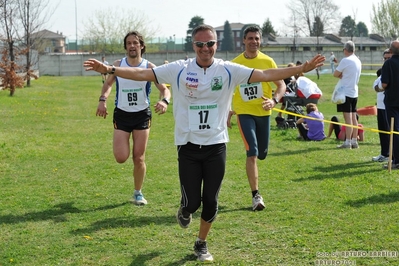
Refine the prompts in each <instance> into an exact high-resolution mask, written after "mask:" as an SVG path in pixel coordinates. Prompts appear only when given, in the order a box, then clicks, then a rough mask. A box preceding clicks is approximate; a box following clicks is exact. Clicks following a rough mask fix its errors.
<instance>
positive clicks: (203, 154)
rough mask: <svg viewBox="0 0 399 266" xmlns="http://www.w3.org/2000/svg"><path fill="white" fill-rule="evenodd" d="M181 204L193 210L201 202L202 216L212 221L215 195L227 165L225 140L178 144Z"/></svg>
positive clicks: (215, 206) (184, 207) (189, 210)
mask: <svg viewBox="0 0 399 266" xmlns="http://www.w3.org/2000/svg"><path fill="white" fill-rule="evenodd" d="M177 152H178V160H179V178H180V188H181V206H183V209H184V210H185V211H187V212H189V213H194V212H195V211H197V210H198V208H199V207H200V206H201V201H202V213H201V218H202V219H204V220H205V221H206V222H208V223H211V222H213V220H214V219H215V218H216V215H217V211H218V196H219V191H220V187H221V185H222V180H223V177H224V173H225V168H226V144H225V143H221V144H215V145H196V144H192V143H190V142H189V143H187V144H186V145H180V146H178V147H177Z"/></svg>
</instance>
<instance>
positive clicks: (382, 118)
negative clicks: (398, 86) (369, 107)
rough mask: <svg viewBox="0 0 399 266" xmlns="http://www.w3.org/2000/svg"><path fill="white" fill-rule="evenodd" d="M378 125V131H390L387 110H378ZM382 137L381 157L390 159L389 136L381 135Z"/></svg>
mask: <svg viewBox="0 0 399 266" xmlns="http://www.w3.org/2000/svg"><path fill="white" fill-rule="evenodd" d="M377 123H378V129H379V130H382V131H390V129H389V128H390V125H389V123H388V119H387V114H386V112H385V109H378V110H377ZM379 137H380V146H381V153H380V154H381V155H382V156H385V157H388V156H389V134H385V133H379Z"/></svg>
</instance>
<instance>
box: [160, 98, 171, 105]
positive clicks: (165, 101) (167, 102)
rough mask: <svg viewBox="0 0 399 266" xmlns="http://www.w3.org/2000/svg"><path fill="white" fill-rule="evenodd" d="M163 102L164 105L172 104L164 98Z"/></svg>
mask: <svg viewBox="0 0 399 266" xmlns="http://www.w3.org/2000/svg"><path fill="white" fill-rule="evenodd" d="M162 101H163V102H164V103H166V104H167V105H169V103H170V101H169V100H168V99H166V98H163V99H162Z"/></svg>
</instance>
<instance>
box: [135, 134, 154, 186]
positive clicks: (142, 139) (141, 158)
mask: <svg viewBox="0 0 399 266" xmlns="http://www.w3.org/2000/svg"><path fill="white" fill-rule="evenodd" d="M149 134H150V129H149V128H148V129H143V130H133V134H132V139H133V151H132V152H133V178H134V189H135V190H141V188H142V186H143V182H144V177H145V174H146V164H145V151H146V148H147V143H148V137H149Z"/></svg>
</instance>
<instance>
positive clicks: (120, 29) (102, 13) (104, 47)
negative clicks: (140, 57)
mask: <svg viewBox="0 0 399 266" xmlns="http://www.w3.org/2000/svg"><path fill="white" fill-rule="evenodd" d="M142 14H144V13H142V12H137V10H127V9H121V8H115V9H111V10H96V11H95V13H94V16H93V17H92V18H88V19H87V20H86V21H84V22H83V25H84V32H83V38H84V39H85V40H88V41H89V43H86V44H84V46H87V48H86V49H87V50H90V51H94V52H100V53H120V52H122V53H123V52H124V51H125V50H124V48H123V45H121V43H123V36H124V35H125V34H126V33H127V32H129V31H132V30H135V31H138V32H140V33H141V34H142V35H143V36H144V38H145V39H149V38H151V37H153V36H155V34H156V33H157V32H158V31H159V28H158V27H154V26H152V25H151V24H150V23H148V21H149V20H148V18H147V17H146V16H145V15H142ZM116 18H117V19H116Z"/></svg>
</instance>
